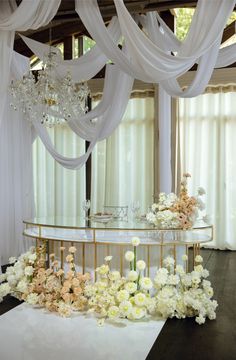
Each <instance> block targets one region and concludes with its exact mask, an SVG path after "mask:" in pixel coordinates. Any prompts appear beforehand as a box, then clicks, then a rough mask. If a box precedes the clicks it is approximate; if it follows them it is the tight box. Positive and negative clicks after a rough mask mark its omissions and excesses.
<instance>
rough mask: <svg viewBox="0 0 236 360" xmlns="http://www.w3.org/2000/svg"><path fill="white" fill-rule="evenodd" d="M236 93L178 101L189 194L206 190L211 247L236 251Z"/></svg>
mask: <svg viewBox="0 0 236 360" xmlns="http://www.w3.org/2000/svg"><path fill="white" fill-rule="evenodd" d="M235 103H236V93H235V92H232V93H217V94H204V95H200V96H198V97H196V98H193V99H180V100H179V121H180V150H181V164H182V171H188V172H190V173H191V175H192V177H191V179H190V181H189V189H190V193H192V194H194V193H195V192H196V189H197V187H198V186H202V187H204V188H205V189H206V196H205V199H206V200H205V202H206V213H207V214H208V215H209V216H210V222H211V223H213V224H214V230H215V231H214V241H213V242H211V243H209V246H210V247H212V246H213V247H214V248H217V249H222V250H223V249H231V250H236V238H235V234H236V185H235V177H236V164H235V160H234V153H235V133H236V106H235Z"/></svg>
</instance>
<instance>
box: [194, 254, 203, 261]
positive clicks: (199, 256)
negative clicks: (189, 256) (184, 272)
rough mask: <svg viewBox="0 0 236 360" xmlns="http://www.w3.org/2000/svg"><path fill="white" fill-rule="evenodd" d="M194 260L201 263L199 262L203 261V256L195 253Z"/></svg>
mask: <svg viewBox="0 0 236 360" xmlns="http://www.w3.org/2000/svg"><path fill="white" fill-rule="evenodd" d="M195 261H196V262H198V263H201V262H203V258H202V257H201V255H197V256H196V257H195Z"/></svg>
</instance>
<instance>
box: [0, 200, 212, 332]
mask: <svg viewBox="0 0 236 360" xmlns="http://www.w3.org/2000/svg"><path fill="white" fill-rule="evenodd" d="M162 196H163V195H162ZM139 243H140V240H139V238H136V239H135V240H132V245H133V251H128V252H126V254H125V258H126V260H127V261H128V262H129V265H130V266H129V267H130V270H129V271H128V272H127V275H126V276H125V277H124V276H121V274H120V272H119V271H116V270H111V269H110V265H109V263H110V261H111V260H112V256H106V258H105V264H102V265H101V266H100V267H98V268H97V269H96V274H97V280H96V281H95V282H94V283H92V282H91V281H89V280H90V275H89V274H84V275H83V274H79V273H78V274H77V273H76V271H75V265H74V253H75V251H76V250H75V248H74V247H71V248H70V249H69V250H70V254H69V255H71V256H69V255H68V256H67V258H68V260H67V261H68V265H69V267H70V270H69V271H67V273H64V270H63V269H59V268H58V262H57V261H56V260H54V259H55V255H54V254H51V256H50V259H51V265H50V268H49V269H44V268H43V267H42V263H40V258H37V253H38V250H35V249H34V248H32V249H31V250H30V251H28V252H27V253H25V254H22V255H21V256H20V257H19V258H18V260H14V262H12V264H13V265H12V266H10V267H8V268H7V271H6V274H3V275H1V276H0V281H2V283H1V284H0V302H1V301H2V300H3V298H4V297H5V296H6V295H8V294H12V295H13V296H15V297H17V298H19V299H21V300H22V299H23V300H25V301H26V302H27V303H28V304H30V305H32V306H35V305H40V306H43V307H46V309H47V310H49V311H56V312H58V313H59V314H60V315H61V316H63V317H68V316H71V314H72V311H87V312H88V313H94V314H96V315H97V317H98V325H99V326H102V325H103V324H104V321H105V319H107V318H109V319H111V320H113V321H115V320H117V319H124V318H127V319H130V320H140V319H143V318H145V317H147V316H151V315H158V316H160V315H161V316H162V317H164V318H168V317H170V318H173V317H177V318H178V319H182V318H185V317H195V320H196V322H197V323H198V324H203V323H204V322H205V320H206V318H209V319H210V320H213V319H215V318H216V312H215V310H216V308H217V306H218V304H217V302H216V301H215V300H212V297H213V294H214V292H213V288H212V286H211V283H210V281H208V280H206V278H207V277H208V276H209V272H208V270H207V269H204V267H203V265H202V263H203V258H202V257H201V256H200V255H197V256H196V257H195V266H194V269H193V271H192V272H189V273H186V272H185V270H184V267H183V266H182V265H179V264H176V263H175V260H174V259H173V258H172V257H170V256H168V257H166V258H165V259H164V260H163V265H164V267H162V268H159V269H158V270H157V272H156V275H155V277H154V278H153V279H151V278H149V277H148V276H146V274H145V273H144V270H145V268H146V263H145V262H144V261H143V260H137V253H136V251H137V250H136V249H137V246H139ZM63 251H64V250H63ZM71 257H72V258H71ZM182 259H183V261H187V260H188V257H187V255H183V256H182Z"/></svg>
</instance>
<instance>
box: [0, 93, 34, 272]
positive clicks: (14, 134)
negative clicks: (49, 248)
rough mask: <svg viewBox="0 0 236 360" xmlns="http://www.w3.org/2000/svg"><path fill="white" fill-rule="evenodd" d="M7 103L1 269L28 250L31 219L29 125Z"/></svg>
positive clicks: (0, 191)
mask: <svg viewBox="0 0 236 360" xmlns="http://www.w3.org/2000/svg"><path fill="white" fill-rule="evenodd" d="M10 101H11V100H10V99H9V98H8V97H7V101H6V106H5V111H4V117H3V121H2V123H1V131H0V170H1V172H0V174H1V175H0V199H1V201H0V229H1V230H0V231H1V235H0V265H1V264H2V265H4V264H7V263H8V259H9V257H10V256H18V255H19V254H20V253H21V252H23V251H24V250H26V248H28V247H29V244H30V242H29V239H25V242H24V241H23V237H22V232H23V228H24V225H23V220H24V219H27V218H31V217H32V215H33V201H32V199H33V183H32V132H31V124H30V123H29V122H27V121H25V120H24V119H23V116H22V114H21V113H20V112H17V111H14V110H13V109H11V108H10ZM0 273H1V266H0Z"/></svg>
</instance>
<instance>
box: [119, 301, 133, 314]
mask: <svg viewBox="0 0 236 360" xmlns="http://www.w3.org/2000/svg"><path fill="white" fill-rule="evenodd" d="M119 309H120V312H121V315H123V316H128V315H129V314H130V313H131V311H132V304H131V302H130V301H127V300H125V301H122V302H121V303H120V305H119Z"/></svg>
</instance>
